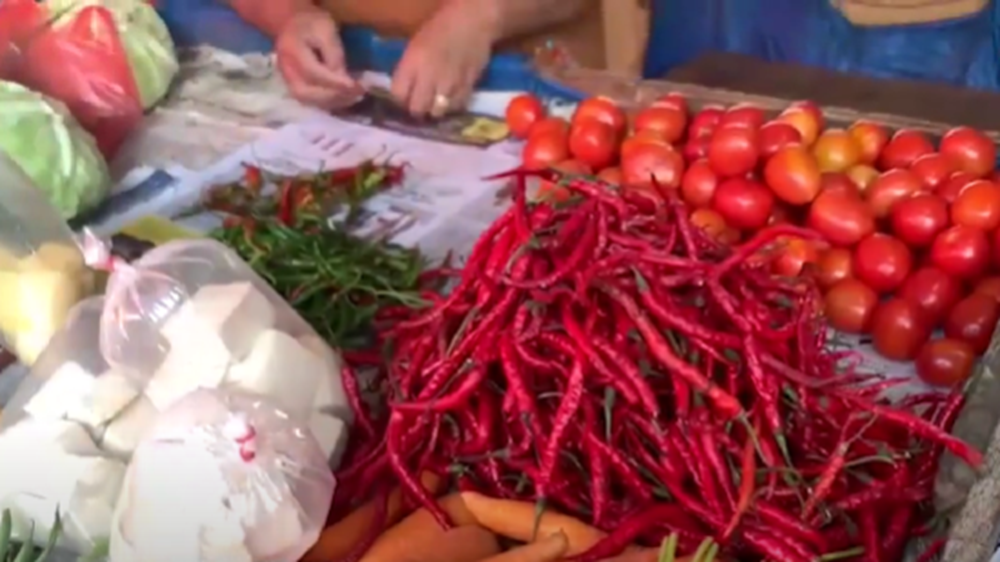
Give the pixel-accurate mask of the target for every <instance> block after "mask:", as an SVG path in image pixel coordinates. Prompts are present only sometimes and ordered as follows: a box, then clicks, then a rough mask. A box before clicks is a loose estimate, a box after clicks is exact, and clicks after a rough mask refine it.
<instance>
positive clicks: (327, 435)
mask: <svg viewBox="0 0 1000 562" xmlns="http://www.w3.org/2000/svg"><path fill="white" fill-rule="evenodd" d="M309 430H310V431H311V432H312V434H313V437H315V438H316V442H317V443H319V448H320V450H322V451H323V454H324V455H325V456H326V458H327V459H328V460H329V461H330V468H332V469H334V470H336V469H337V468H338V467H339V466H340V459H341V457H342V456H343V455H344V449H345V448H346V447H347V431H348V430H347V424H346V423H344V420H342V419H340V418H335V417H333V416H331V415H329V414H325V413H322V412H313V415H312V417H311V418H310V419H309Z"/></svg>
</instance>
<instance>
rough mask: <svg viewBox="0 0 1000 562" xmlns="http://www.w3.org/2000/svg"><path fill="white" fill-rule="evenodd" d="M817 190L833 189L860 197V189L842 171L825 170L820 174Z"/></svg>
mask: <svg viewBox="0 0 1000 562" xmlns="http://www.w3.org/2000/svg"><path fill="white" fill-rule="evenodd" d="M819 190H820V191H821V192H827V191H835V192H837V193H843V194H845V195H851V196H853V197H859V198H860V197H861V190H860V189H858V186H857V184H856V183H854V182H853V181H852V180H851V178H850V176H848V175H847V174H845V173H843V172H825V173H824V174H823V175H822V176H820V188H819Z"/></svg>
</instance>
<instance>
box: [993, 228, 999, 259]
mask: <svg viewBox="0 0 1000 562" xmlns="http://www.w3.org/2000/svg"><path fill="white" fill-rule="evenodd" d="M992 237H993V244H992V246H993V265H995V266H1000V229H997V230H994V231H993V234H992Z"/></svg>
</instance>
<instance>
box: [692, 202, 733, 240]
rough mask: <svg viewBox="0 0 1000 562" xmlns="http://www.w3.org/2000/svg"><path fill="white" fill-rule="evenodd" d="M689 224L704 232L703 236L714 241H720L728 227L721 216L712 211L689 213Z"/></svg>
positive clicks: (701, 210)
mask: <svg viewBox="0 0 1000 562" xmlns="http://www.w3.org/2000/svg"><path fill="white" fill-rule="evenodd" d="M691 224H693V225H694V226H696V227H698V228H700V229H702V230H704V231H705V234H708V236H709V237H710V238H712V239H715V240H721V239H722V238H723V237H724V236H725V235H726V230H727V229H728V228H729V225H727V224H726V219H724V218H722V215H720V214H719V213H717V212H715V211H713V210H712V209H695V210H694V211H692V212H691Z"/></svg>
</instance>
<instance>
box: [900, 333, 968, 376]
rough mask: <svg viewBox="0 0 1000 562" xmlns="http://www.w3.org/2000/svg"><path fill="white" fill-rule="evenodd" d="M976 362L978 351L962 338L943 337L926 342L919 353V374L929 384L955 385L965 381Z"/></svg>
mask: <svg viewBox="0 0 1000 562" xmlns="http://www.w3.org/2000/svg"><path fill="white" fill-rule="evenodd" d="M975 364H976V352H975V350H974V349H972V346H971V345H969V344H968V343H966V342H964V341H962V340H956V339H952V338H942V339H939V340H931V341H929V342H927V343H925V344H924V347H923V348H921V349H920V354H919V355H917V360H916V363H915V367H916V370H917V376H918V377H920V378H921V379H922V380H923V381H924V382H926V383H927V384H931V385H934V386H947V387H954V386H956V385H959V384H961V383H963V382H965V381H966V380H967V379H968V378H969V375H971V374H972V367H973V366H974V365H975Z"/></svg>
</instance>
